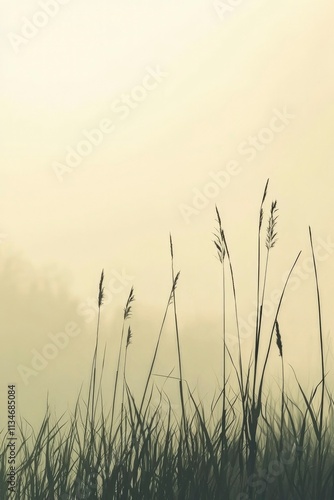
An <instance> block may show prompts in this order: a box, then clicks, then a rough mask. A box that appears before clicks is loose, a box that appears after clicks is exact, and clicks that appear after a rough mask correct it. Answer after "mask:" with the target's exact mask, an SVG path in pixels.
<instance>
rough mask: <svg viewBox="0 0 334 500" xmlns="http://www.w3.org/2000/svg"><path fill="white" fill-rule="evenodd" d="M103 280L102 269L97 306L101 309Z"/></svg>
mask: <svg viewBox="0 0 334 500" xmlns="http://www.w3.org/2000/svg"><path fill="white" fill-rule="evenodd" d="M103 280H104V270H103V269H102V273H101V278H100V283H99V295H98V299H97V302H98V306H99V307H101V306H102V304H103V298H104V286H103Z"/></svg>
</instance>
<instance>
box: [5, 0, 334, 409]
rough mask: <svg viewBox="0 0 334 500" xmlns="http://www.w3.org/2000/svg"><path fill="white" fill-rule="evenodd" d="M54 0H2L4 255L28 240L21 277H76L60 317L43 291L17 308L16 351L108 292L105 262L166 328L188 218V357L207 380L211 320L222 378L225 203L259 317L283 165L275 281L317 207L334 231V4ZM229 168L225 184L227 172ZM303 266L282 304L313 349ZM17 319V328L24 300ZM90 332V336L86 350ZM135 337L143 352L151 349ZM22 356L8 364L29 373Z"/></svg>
mask: <svg viewBox="0 0 334 500" xmlns="http://www.w3.org/2000/svg"><path fill="white" fill-rule="evenodd" d="M54 2H56V3H54ZM54 2H53V3H52V5H53V7H49V9H53V10H49V11H48V10H47V8H46V7H45V8H44V10H43V8H42V7H41V4H43V5H45V4H46V1H45V2H43V0H41V2H34V1H32V0H25V1H24V2H22V1H21V2H12V3H11V4H10V5H8V4H7V3H5V2H4V1H3V0H1V1H0V11H1V18H2V19H3V25H2V26H3V27H2V38H1V44H0V54H1V58H2V61H3V64H2V66H1V96H0V99H1V109H2V113H1V120H0V124H1V125H0V127H1V130H0V132H1V138H2V141H1V149H2V162H1V167H0V173H1V185H0V213H1V218H0V233H1V234H2V235H5V236H2V240H3V243H2V244H1V255H2V258H3V261H4V262H6V259H7V258H9V257H10V256H11V255H12V254H13V253H14V254H15V255H16V254H17V253H18V254H19V255H21V256H22V259H23V260H24V261H26V262H27V264H26V265H25V264H20V258H21V257H16V259H17V267H15V266H14V271H13V280H14V282H15V280H16V282H17V283H20V282H21V280H22V279H23V278H22V275H23V274H24V275H25V278H24V279H26V280H28V282H29V280H31V281H32V282H34V281H36V280H41V279H42V278H38V276H39V275H40V274H41V275H42V274H43V273H46V271H45V269H46V268H48V269H49V271H48V274H46V276H47V277H48V278H47V279H48V280H49V281H52V282H53V283H54V285H55V283H56V282H57V280H58V274H57V273H58V272H59V273H61V274H62V275H64V276H65V282H66V283H65V285H64V290H63V292H62V293H61V294H60V298H59V301H58V303H57V304H58V305H57V312H56V311H54V313H53V312H52V309H53V308H52V307H51V304H52V303H53V299H52V296H51V295H50V297H49V299H50V300H49V302H48V305H47V306H46V309H47V310H49V309H50V311H49V312H48V322H47V321H44V319H45V318H43V321H42V320H41V322H40V324H39V321H38V313H34V314H35V316H36V314H37V316H36V317H35V316H34V318H32V317H31V315H30V313H29V308H26V309H25V310H24V312H22V313H21V312H20V311H15V309H14V312H13V313H14V314H15V315H16V314H18V315H19V316H20V317H21V320H22V324H20V325H19V326H15V332H16V333H15V339H16V342H17V344H18V346H15V345H14V347H13V346H11V347H8V349H9V351H8V352H11V353H13V351H11V350H10V349H14V352H16V354H15V358H16V359H17V360H18V362H20V363H23V364H24V363H27V362H28V361H29V356H30V354H29V352H30V351H31V349H33V348H39V347H41V346H43V345H44V344H45V342H47V333H48V332H47V331H46V328H49V329H50V330H52V329H53V328H58V326H57V327H56V326H54V325H56V324H57V325H58V324H59V322H60V324H61V325H63V324H66V323H67V322H68V321H70V320H73V317H74V318H76V319H78V318H77V316H78V315H77V312H76V306H75V303H74V302H73V304H72V302H71V300H72V299H71V298H70V294H71V293H73V294H75V298H76V299H75V300H78V301H79V302H80V303H82V302H84V301H85V300H86V299H87V298H88V297H91V296H92V295H94V294H95V291H96V285H97V281H98V277H99V273H100V270H101V268H102V267H104V268H105V269H106V275H108V273H109V276H111V275H113V273H121V274H122V272H123V273H124V274H125V275H126V276H130V278H129V279H128V282H127V283H126V285H125V286H124V289H122V290H121V292H120V293H119V294H117V297H115V298H114V304H115V305H117V307H118V306H121V305H122V304H123V302H124V300H125V299H126V296H127V293H128V288H129V286H131V285H132V284H134V286H135V288H136V296H137V297H138V309H139V304H140V307H141V311H140V312H139V311H138V313H137V314H138V316H137V320H138V330H139V331H140V330H141V328H143V327H141V326H140V321H139V318H140V319H141V321H142V322H143V323H142V324H145V322H147V323H148V324H149V325H151V324H152V325H153V326H152V327H151V329H152V331H151V332H150V333H147V332H146V331H145V332H144V333H143V334H144V335H145V339H146V340H147V341H150V340H152V342H153V339H154V338H155V332H156V327H157V324H158V323H159V319H157V318H159V316H156V314H158V313H160V312H161V311H162V309H163V307H164V304H165V301H166V296H167V294H168V287H169V284H170V276H169V254H168V252H169V247H168V234H169V231H172V232H173V235H174V243H175V249H176V255H177V267H178V268H181V270H182V280H181V282H180V289H179V296H180V298H179V300H180V313H181V314H182V321H183V325H184V335H185V338H186V340H185V344H186V345H187V348H188V355H186V354H185V358H186V362H185V364H186V366H187V361H188V373H189V377H190V378H191V380H195V379H196V370H195V367H194V366H192V365H193V364H196V363H194V362H193V360H197V359H198V358H201V353H202V352H203V349H204V347H203V345H202V343H203V342H204V340H203V335H206V333H205V334H203V332H202V330H203V329H204V330H206V329H208V331H209V333H210V334H209V338H211V337H212V339H213V340H212V342H213V343H212V344H211V345H209V343H208V342H207V340H205V345H206V347H205V349H206V350H205V349H204V352H206V353H207V355H204V356H202V361H203V369H202V372H201V373H202V375H201V377H202V379H203V380H206V379H210V376H211V375H212V376H213V369H212V363H211V362H210V364H209V366H210V368H208V365H207V357H209V355H210V353H211V354H212V352H213V353H216V352H217V346H216V344H215V342H217V345H219V342H220V339H219V335H220V334H219V321H220V313H219V289H220V282H219V272H218V264H217V262H216V260H215V255H214V249H213V245H212V242H211V237H212V236H211V233H212V230H213V227H214V206H215V204H217V205H218V206H219V208H220V209H221V211H222V214H223V219H224V225H225V227H226V232H227V235H228V238H229V241H230V247H231V251H232V253H233V260H234V263H235V268H236V275H237V284H238V286H239V288H240V296H241V297H240V301H241V305H242V306H243V307H244V313H243V315H244V316H245V317H247V316H248V314H249V313H250V312H251V311H252V310H253V305H252V304H253V300H254V292H255V282H254V279H255V265H254V263H255V255H256V248H255V241H256V221H257V211H258V204H259V201H260V198H261V193H262V190H263V186H264V184H265V181H266V179H267V178H268V177H270V195H269V197H268V198H269V201H271V198H277V199H278V202H279V207H280V219H279V237H280V239H279V242H278V244H277V248H275V260H274V257H273V260H272V263H273V269H272V277H271V280H272V281H271V284H270V286H271V289H275V288H276V287H277V284H282V280H281V276H282V274H283V273H284V271H285V270H286V269H287V267H288V266H289V265H290V263H291V262H292V261H293V259H294V257H295V255H296V253H297V251H298V250H299V249H303V250H304V251H305V258H307V257H309V255H308V252H309V246H308V239H307V238H308V234H307V228H308V224H311V225H312V227H313V230H314V235H315V239H316V241H317V242H319V241H320V243H317V244H319V245H321V244H322V245H323V246H324V245H325V246H326V242H328V241H329V242H331V241H334V230H333V227H332V224H331V214H332V213H333V208H334V207H333V204H334V203H333V197H332V185H333V180H334V178H333V177H334V176H333V173H332V172H333V170H332V160H333V153H332V144H331V127H332V123H333V118H334V106H333V98H332V89H333V77H334V67H333V62H334V61H333V57H332V50H331V49H332V44H333V36H334V35H333V30H332V19H333V14H334V6H333V4H332V2H330V1H329V0H327V1H325V0H320V1H319V2H317V3H315V2H313V1H310V0H296V1H294V2H291V1H290V2H289V1H287V0H283V1H280V2H279V3H278V2H274V1H269V0H267V1H263V0H262V1H261V0H258V1H255V0H254V1H251V0H248V1H246V0H245V1H243V2H241V3H240V5H239V6H238V7H234V8H232V9H231V12H230V13H228V14H226V16H224V18H222V17H223V16H222V15H221V18H220V17H219V16H218V14H217V12H216V11H215V7H214V4H213V2H211V1H204V0H201V1H199V0H197V1H195V0H191V1H190V0H188V1H186V2H182V4H180V2H176V1H169V2H163V1H161V0H154V1H153V0H151V1H143V2H140V3H139V4H136V5H134V4H133V2H129V1H122V2H117V1H115V2H110V1H107V0H101V1H100V2H99V3H98V5H95V4H92V3H91V2H88V1H84V0H82V1H81V2H78V1H77V0H70V1H64V0H62V2H57V0H54ZM225 3H226V4H228V1H227V2H225ZM50 5H51V4H50ZM55 5H56V6H55ZM48 12H50V13H52V15H51V14H48ZM31 23H32V24H31ZM34 23H35V24H34ZM36 24H37V25H38V26H40V27H36ZM101 127H102V129H101ZM97 128H100V132H98V133H96V129H97ZM93 129H94V130H95V132H94V133H93V132H92V130H93ZM101 130H102V132H101ZM94 134H95V135H94ZM96 134H97V135H96ZM89 140H90V142H89ZM82 141H84V142H82ZM87 141H88V143H87ZM94 141H95V143H94ZM87 144H88V145H87ZM87 148H88V149H87ZM69 151H71V158H72V160H71V158H70V159H69ZM73 151H76V154H75V153H74V154H75V159H74V160H73ZM78 151H79V153H78ZM87 151H88V154H86V153H87ZM71 161H72V163H70V162H71ZM73 161H74V162H75V163H77V166H75V167H73ZM60 165H62V167H61V166H60ZM231 165H233V166H232V167H231ZM71 167H73V168H71ZM61 169H63V170H61ZM65 170H66V171H65ZM57 174H58V175H57ZM213 176H214V178H213ZM217 176H218V177H219V179H220V180H221V182H222V184H220V185H219V183H217V182H218V181H216V182H215V183H214V184H213V180H214V179H217ZM222 179H223V180H222ZM199 193H201V194H199ZM203 193H207V194H203ZM210 193H211V194H210ZM198 204H201V205H198ZM199 206H200V208H199ZM321 242H322V243H321ZM323 242H325V243H323ZM326 248H328V251H327V254H326V255H327V257H328V258H327V257H326V259H324V260H323V262H321V263H319V266H320V276H321V278H322V285H323V296H324V298H323V300H324V308H325V313H327V316H326V322H325V326H326V333H327V332H329V331H330V330H331V329H332V330H333V327H334V325H333V321H332V317H331V310H332V299H331V297H332V296H333V294H332V292H333V285H332V283H333V279H334V255H332V253H331V246H330V244H329V245H328V243H327V247H326ZM325 251H326V250H325ZM29 263H30V264H29ZM31 265H32V266H33V267H31ZM305 266H306V264H305ZM27 269H29V271H28V270H27ZM27 273H28V278H27V276H26V275H27ZM6 276H7V277H6V280H8V279H9V278H8V273H7V275H6ZM14 277H15V279H14ZM42 281H43V280H42ZM300 282H301V283H302V285H303V286H301V287H300V288H299V289H298V292H296V293H294V294H292V297H290V300H291V304H293V305H294V307H293V308H292V307H289V306H287V308H286V312H285V313H284V314H285V322H286V327H288V326H289V327H290V328H289V329H290V330H293V332H292V331H290V332H289V334H290V337H289V340H288V345H291V351H290V352H291V353H292V352H293V350H295V348H296V345H298V342H300V340H299V339H300V338H303V336H304V338H305V335H306V337H307V338H308V339H309V343H308V346H309V347H307V346H304V349H305V353H306V355H307V353H308V352H312V350H311V349H312V346H313V347H314V345H313V344H312V342H311V337H312V336H314V333H313V331H309V332H305V325H310V324H311V325H316V322H315V320H316V318H314V317H313V316H312V313H313V309H312V306H310V307H309V308H308V311H309V316H310V317H308V316H307V317H304V318H303V317H300V316H303V314H302V313H303V312H305V302H306V303H307V304H309V303H312V304H313V302H312V301H313V298H314V296H313V288H312V286H313V281H312V276H311V273H306V278H300ZM6 283H7V281H6ZM17 293H19V292H18V291H17ZM20 293H23V292H22V291H21V292H20ZM297 296H298V297H297ZM31 297H32V298H31V301H32V302H33V301H34V300H35V298H36V300H37V296H36V297H35V295H34V294H32V295H31ZM34 297H35V298H34ZM73 300H74V298H73ZM9 301H15V287H14V288H13V289H12V295H8V296H7V295H6V293H5V289H4V297H3V299H2V302H3V304H4V307H5V308H6V309H9V310H11V307H10V305H9ZM67 301H68V302H69V303H71V304H72V306H70V305H69V303H68V304H67V303H66V302H67ZM23 302H24V301H23V299H22V297H21V296H20V299H19V300H18V303H20V304H22V303H23ZM32 307H33V306H32ZM297 311H298V314H299V315H298V314H297ZM106 314H107V316H108V315H111V316H112V313H111V312H108V313H106ZM148 314H150V318H147V315H148ZM282 314H283V313H282ZM108 317H109V316H108ZM36 318H37V319H36ZM79 319H80V320H82V318H79ZM6 321H7V322H9V323H8V329H9V331H12V330H13V328H14V326H13V325H14V323H13V325H11V323H10V322H11V319H10V316H9V317H7V316H6ZM110 321H111V320H110ZM206 323H207V324H208V325H209V326H208V327H206V326H205V325H206ZM23 324H24V325H25V328H26V332H23V331H22V328H23V327H22V325H23ZM47 324H49V326H47ZM199 325H200V326H201V327H200V326H199ZM86 326H87V325H84V327H85V328H86ZM88 326H90V327H91V325H88ZM154 327H155V330H154ZM36 328H37V329H38V331H39V334H37V333H36ZM59 328H61V326H59ZM106 330H107V328H106ZM292 333H293V337H292ZM87 335H88V333H87ZM105 335H106V336H108V334H107V333H105ZM191 335H193V336H194V337H192V336H191ZM23 336H24V338H25V342H24V343H22V342H21V339H22V337H23ZM73 342H74V343H75V340H73ZM91 342H92V339H91V340H90V343H91ZM43 343H44V344H43ZM245 343H246V344H247V346H250V345H251V343H250V342H249V340H248V341H245ZM88 344H89V343H88ZM88 344H87V346H85V347H84V346H83V345H81V348H82V349H83V351H84V356H85V357H86V358H87V359H89V356H90V350H89V349H90V348H91V345H88ZM135 344H136V345H135ZM135 344H134V345H133V346H132V348H133V351H134V354H135V352H136V349H137V352H138V350H139V352H141V350H140V349H141V348H140V346H139V345H138V344H137V343H135ZM152 345H153V344H152ZM73 346H74V344H73ZM16 347H17V349H16ZM15 349H16V351H15ZM73 349H75V347H73ZM308 349H310V350H308ZM73 352H74V351H73ZM73 352H72V351H71V348H68V349H67V350H66V353H65V352H64V353H63V354H62V355H59V357H57V359H55V360H54V362H53V365H54V368H52V367H51V366H50V367H48V368H47V369H46V370H45V374H47V376H45V377H42V376H38V377H36V378H35V379H34V380H32V381H31V383H30V384H29V386H28V388H26V387H23V388H22V393H24V394H26V396H22V397H26V399H27V400H28V398H29V397H30V394H36V392H37V391H38V390H40V389H41V388H43V390H46V388H47V383H49V385H52V384H55V383H56V380H57V376H55V373H56V372H57V370H59V369H60V367H62V366H63V364H64V363H65V360H66V359H67V361H68V363H69V365H66V366H68V369H69V371H70V373H72V371H71V368H70V365H71V356H73ZM30 357H31V356H30ZM166 359H167V358H166ZM133 362H134V363H135V361H133ZM291 362H294V364H295V365H296V366H297V367H299V368H300V370H301V371H302V366H303V361H301V360H300V359H298V358H297V359H294V358H293V356H292V355H291ZM314 363H315V364H314V369H316V368H317V365H316V361H314ZM166 364H167V365H168V361H166ZM197 364H198V363H197ZM217 364H218V366H217V370H216V371H215V374H219V360H218V361H217ZM16 368H17V367H16V365H15V363H14V365H13V364H8V365H7V366H6V370H7V371H8V372H9V373H12V376H13V377H15V374H16V373H17V371H16ZM87 369H88V365H87ZM166 369H167V367H166ZM144 371H145V370H144ZM64 372H66V370H64ZM209 372H210V375H208V373H209ZM43 373H44V372H43ZM58 374H59V371H58ZM3 376H4V375H3V374H2V377H3ZM85 376H86V372H85V370H84V369H82V371H79V373H77V374H76V375H75V377H76V380H77V382H78V383H79V381H81V380H82V379H83V378H84V377H85ZM201 377H200V378H201ZM64 378H66V376H65V375H64ZM55 390H56V389H55ZM30 391H32V392H31V393H30ZM70 392H71V391H70V389H69V393H70Z"/></svg>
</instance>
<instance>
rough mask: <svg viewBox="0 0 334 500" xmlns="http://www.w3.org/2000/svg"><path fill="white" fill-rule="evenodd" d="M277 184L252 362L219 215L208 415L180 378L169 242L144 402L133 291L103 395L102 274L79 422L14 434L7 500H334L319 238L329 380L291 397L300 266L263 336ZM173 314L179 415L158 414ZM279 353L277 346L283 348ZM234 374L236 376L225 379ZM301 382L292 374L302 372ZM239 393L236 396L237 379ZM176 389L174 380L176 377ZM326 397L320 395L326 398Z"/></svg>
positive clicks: (167, 407)
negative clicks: (216, 335)
mask: <svg viewBox="0 0 334 500" xmlns="http://www.w3.org/2000/svg"><path fill="white" fill-rule="evenodd" d="M267 190H268V182H267V184H266V186H265V189H264V194H263V197H262V201H261V205H260V210H259V220H258V228H257V231H258V232H257V241H258V248H257V264H256V265H257V272H256V275H257V283H256V326H255V329H254V336H253V342H254V346H253V351H252V354H251V356H250V358H249V359H248V360H245V356H244V353H242V342H241V339H240V328H239V311H238V301H237V290H236V285H235V276H234V269H233V265H232V259H231V254H230V250H229V247H228V244H227V240H226V236H225V232H224V229H223V224H222V219H221V216H220V213H219V211H218V209H216V217H217V219H216V225H217V227H216V231H215V233H214V244H215V248H216V250H217V254H218V259H219V264H220V268H221V279H222V318H223V321H222V381H221V389H220V393H219V396H218V397H216V398H215V399H214V400H213V401H212V405H211V407H210V408H208V407H204V406H203V404H202V403H201V401H198V400H196V398H195V396H194V393H193V392H192V391H191V389H190V388H189V386H188V384H187V381H186V380H185V379H184V376H183V365H182V338H181V332H180V330H179V324H178V313H177V293H176V292H177V288H178V282H179V276H180V274H179V273H175V270H174V247H173V241H172V237H170V254H171V289H170V291H169V294H168V298H167V302H166V307H165V311H164V314H163V318H162V322H161V327H160V330H159V332H158V335H157V340H156V344H155V347H154V352H153V356H152V361H151V364H150V366H149V367H148V375H147V378H146V382H145V385H144V388H143V393H142V395H141V397H140V398H139V399H137V398H135V397H134V395H133V393H132V391H131V387H129V385H128V383H127V353H128V349H129V347H130V344H131V339H132V330H131V326H130V324H129V322H130V319H131V314H132V307H133V304H134V301H135V295H134V290H133V289H131V290H130V292H129V296H128V299H127V302H126V305H125V308H124V313H123V324H122V329H121V332H120V344H119V350H118V356H117V364H116V367H115V374H114V375H115V378H114V380H115V382H114V386H113V392H112V398H111V405H109V406H108V405H106V404H105V401H104V396H103V394H102V380H103V377H104V375H105V373H104V372H105V370H106V367H105V352H104V354H103V353H101V352H100V350H101V349H100V345H99V344H100V343H99V334H100V315H101V310H102V306H103V299H104V272H102V274H101V278H100V282H99V287H98V297H97V304H98V320H97V329H96V340H95V348H94V352H93V358H92V365H91V371H90V380H89V387H88V393H87V397H86V398H84V397H83V396H82V395H81V394H79V396H78V399H77V403H76V405H75V408H74V410H73V413H72V414H68V415H64V416H63V417H62V418H60V419H58V420H55V418H54V416H53V415H52V414H51V412H50V410H49V407H48V406H47V409H46V413H45V417H44V419H43V422H42V424H41V426H40V428H39V430H38V431H37V432H36V431H35V430H34V429H33V428H31V427H30V426H29V424H27V423H23V422H21V423H19V422H18V423H17V443H18V445H17V450H18V454H17V471H16V476H17V483H16V489H15V492H14V493H11V494H9V493H8V488H7V472H8V461H7V441H6V439H7V436H6V434H5V431H3V433H2V437H3V442H2V447H1V453H0V499H6V498H12V499H15V500H25V499H27V500H58V499H59V500H76V499H77V500H79V499H87V500H88V499H89V500H97V499H101V500H109V499H115V500H128V499H131V500H174V499H175V500H188V499H189V500H223V499H227V500H255V499H261V500H265V499H270V500H275V499H280V500H287V499H300V500H327V499H328V500H330V499H333V498H334V446H333V444H332V436H333V431H334V429H333V426H334V424H333V423H334V419H333V413H334V404H333V403H334V400H333V397H332V394H331V393H330V391H329V389H328V387H327V384H326V378H325V376H326V367H325V359H324V349H325V348H324V342H323V331H322V312H321V301H320V293H319V282H318V273H317V263H316V259H315V254H314V250H313V240H312V232H311V229H310V231H309V239H310V251H311V255H312V258H313V267H314V288H315V300H316V301H317V310H318V322H319V362H320V367H321V373H320V374H319V380H318V381H317V382H316V384H315V386H314V389H313V390H312V392H311V394H306V392H305V391H304V389H303V387H302V385H301V383H300V382H299V381H298V379H297V377H295V380H296V387H297V389H298V391H299V397H298V401H299V402H297V400H296V398H295V399H293V398H292V396H291V395H290V393H289V392H288V391H287V389H286V386H285V370H286V367H285V362H284V336H283V335H282V332H281V329H280V311H281V306H282V303H283V300H284V295H285V291H286V287H287V285H288V282H289V279H290V276H291V274H292V272H293V269H294V267H295V265H296V263H297V261H298V259H299V255H300V254H298V255H297V257H296V258H295V259H294V261H293V263H292V266H291V269H290V272H289V274H288V276H287V278H286V281H285V283H284V286H283V288H282V291H281V296H280V298H279V301H278V305H277V308H276V311H275V314H274V317H273V320H272V325H271V328H270V330H269V332H268V331H267V332H266V335H264V331H263V330H264V327H263V306H264V303H265V297H266V285H267V278H268V272H269V269H270V259H271V255H272V252H273V249H274V247H275V244H276V242H277V214H278V212H277V210H278V209H277V202H276V201H274V202H273V203H272V204H271V206H270V209H269V214H268V224H267V228H266V229H264V228H263V220H264V214H265V208H264V207H265V203H266V197H267ZM228 282H229V283H230V284H231V287H230V289H231V290H232V300H233V304H234V306H233V307H234V313H235V325H236V336H237V347H238V354H237V357H235V356H232V354H231V352H230V349H229V347H228V344H227V341H226V331H227V325H226V315H227V312H226V303H227V300H226V299H227V297H226V295H227V289H228V287H227V283H228ZM170 311H171V313H172V315H173V319H174V329H175V336H176V346H177V360H176V362H177V366H178V373H177V375H176V377H174V378H175V379H176V381H175V382H176V383H177V384H178V392H179V398H180V411H179V412H175V411H174V410H173V407H172V405H171V403H170V402H169V400H168V397H167V395H166V394H165V393H164V392H162V391H160V392H159V393H158V394H159V397H160V403H158V404H153V400H154V398H153V395H154V396H156V393H157V388H156V387H155V386H154V384H153V381H152V378H153V373H154V367H155V362H156V359H157V354H158V351H159V348H160V343H161V337H162V334H163V331H164V328H165V322H166V318H167V316H168V313H169V312H170ZM275 343H276V346H275V345H274V344H275ZM273 348H275V349H277V355H279V356H280V359H281V387H280V394H279V398H278V399H276V400H273V398H270V397H269V396H268V395H266V394H265V392H264V380H265V378H266V374H267V368H268V362H269V354H270V352H271V350H272V349H273ZM227 367H229V370H228V369H227ZM293 373H294V372H293ZM231 374H233V376H234V378H235V379H236V380H237V390H236V389H235V387H233V388H231V387H230V384H231V383H230V377H231ZM170 378H172V377H170ZM318 393H319V394H318Z"/></svg>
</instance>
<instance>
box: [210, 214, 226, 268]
mask: <svg viewBox="0 0 334 500" xmlns="http://www.w3.org/2000/svg"><path fill="white" fill-rule="evenodd" d="M216 214H217V222H218V229H217V232H215V233H213V234H214V237H215V239H214V240H213V243H214V245H215V247H216V250H217V253H218V259H219V261H220V262H221V263H223V262H224V259H225V255H226V243H225V234H224V230H223V228H222V222H221V218H220V214H219V211H218V208H217V206H216Z"/></svg>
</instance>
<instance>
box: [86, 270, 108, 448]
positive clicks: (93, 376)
mask: <svg viewBox="0 0 334 500" xmlns="http://www.w3.org/2000/svg"><path fill="white" fill-rule="evenodd" d="M103 281H104V270H103V269H102V272H101V277H100V282H99V291H98V297H97V304H98V314H97V325H96V337H95V349H94V354H93V360H92V368H91V372H90V382H89V391H88V401H87V412H86V422H85V429H84V440H85V439H86V433H87V429H88V421H89V412H90V411H91V424H92V426H93V419H94V406H95V381H96V363H97V352H98V345H99V332H100V318H101V306H102V304H103V298H104V286H103Z"/></svg>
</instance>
